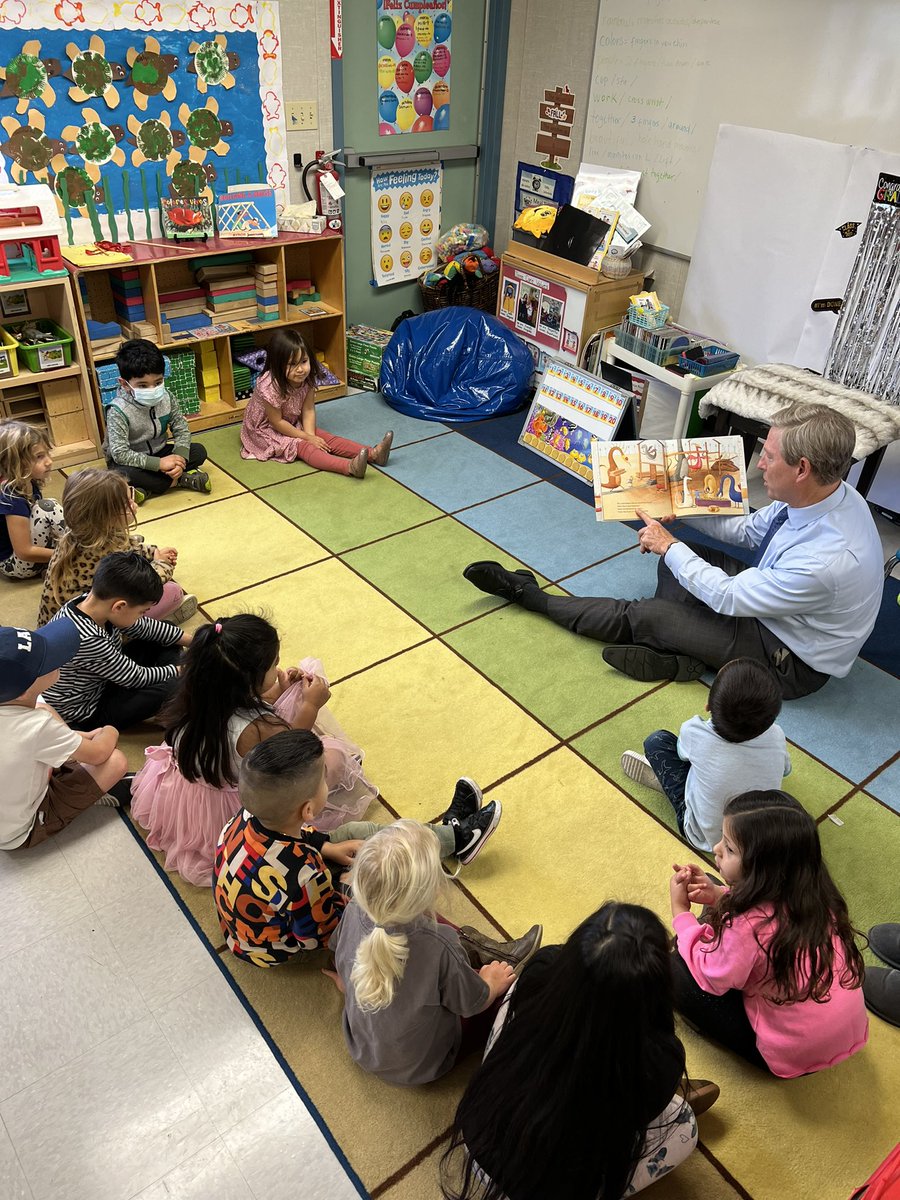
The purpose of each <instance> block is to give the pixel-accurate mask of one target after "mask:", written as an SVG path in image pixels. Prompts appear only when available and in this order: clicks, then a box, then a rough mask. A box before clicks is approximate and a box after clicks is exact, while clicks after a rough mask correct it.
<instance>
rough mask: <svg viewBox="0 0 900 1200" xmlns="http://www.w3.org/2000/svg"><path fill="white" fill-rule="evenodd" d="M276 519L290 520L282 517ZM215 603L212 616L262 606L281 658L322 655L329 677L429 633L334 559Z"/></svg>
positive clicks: (288, 663)
mask: <svg viewBox="0 0 900 1200" xmlns="http://www.w3.org/2000/svg"><path fill="white" fill-rule="evenodd" d="M273 515H274V514H273ZM277 520H279V521H282V523H283V524H285V525H287V524H288V522H287V521H286V520H285V519H284V518H283V517H278V518H277ZM298 536H299V537H303V536H304V535H303V534H298ZM214 608H215V614H216V616H222V615H224V616H232V615H233V614H234V613H239V612H258V611H260V610H261V609H262V610H264V611H265V613H266V615H267V617H268V618H269V620H271V621H272V622H273V624H274V625H275V627H276V628H277V629H278V632H279V633H280V635H281V662H282V664H283V665H284V666H293V665H294V664H295V663H297V662H298V661H299V660H300V659H301V658H305V657H306V656H307V655H312V656H313V657H314V658H320V659H321V660H322V661H323V663H324V664H325V670H326V672H327V674H328V677H329V678H330V679H340V678H342V677H343V676H344V675H349V674H351V673H352V672H354V671H361V670H362V669H363V668H365V667H368V666H370V665H371V664H372V663H373V662H377V661H378V660H379V659H382V658H386V657H387V656H388V655H391V654H397V653H398V652H399V651H401V650H406V649H407V648H408V647H410V646H414V645H416V643H418V642H421V641H422V640H423V639H425V638H427V637H429V636H430V634H429V633H428V631H427V630H425V629H423V628H422V626H421V625H419V624H418V622H416V621H413V620H412V618H410V617H407V616H406V614H405V613H403V612H401V611H400V609H399V608H397V606H396V605H394V604H391V602H390V601H389V600H387V599H385V597H384V596H382V595H380V594H379V593H378V592H376V591H375V589H374V588H373V587H370V585H369V584H367V583H366V582H365V581H364V580H362V579H360V578H359V576H358V575H356V574H355V573H354V572H353V571H351V570H350V569H349V567H345V566H344V564H343V563H341V562H339V561H338V560H337V559H327V560H326V561H324V562H318V563H315V564H314V565H313V566H311V567H306V568H305V569H303V570H301V571H292V572H291V574H289V575H282V576H281V577H280V578H278V579H272V580H270V581H269V582H268V583H263V584H260V585H259V586H258V587H251V588H248V589H246V590H244V591H240V592H236V593H235V594H234V595H231V596H228V597H227V598H226V599H225V600H221V601H219V602H218V603H216V604H215V605H214ZM335 614H341V618H342V619H340V620H336V619H335ZM331 707H332V708H334V702H333V703H332V705H331ZM336 715H338V714H337V712H336ZM339 719H341V718H340V717H339ZM353 736H354V737H355V736H356V735H355V734H354V735H353Z"/></svg>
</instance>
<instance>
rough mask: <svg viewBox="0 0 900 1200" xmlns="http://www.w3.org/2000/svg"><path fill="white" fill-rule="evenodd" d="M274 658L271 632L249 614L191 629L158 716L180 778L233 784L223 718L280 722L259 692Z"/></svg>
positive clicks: (234, 775)
mask: <svg viewBox="0 0 900 1200" xmlns="http://www.w3.org/2000/svg"><path fill="white" fill-rule="evenodd" d="M277 658H278V633H277V631H276V630H275V628H274V627H273V626H272V625H270V624H269V622H268V621H266V620H265V619H264V618H263V617H258V616H256V615H255V614H253V613H240V614H238V615H237V616H234V617H221V618H219V620H217V621H215V622H214V623H213V624H212V625H204V626H203V627H202V628H200V629H198V630H197V632H196V633H195V634H194V640H193V641H192V643H191V645H190V646H189V647H188V649H187V653H186V654H185V656H184V662H183V666H182V672H181V679H180V680H179V685H178V690H177V691H176V692H175V695H174V696H173V697H172V699H171V700H170V702H169V704H168V706H167V707H166V710H165V713H164V717H163V719H164V720H165V723H166V735H165V740H166V742H167V743H168V744H169V745H170V746H172V747H173V749H174V751H175V759H176V761H177V763H178V769H179V771H180V772H181V774H182V775H183V776H184V777H185V779H189V780H191V782H195V781H197V780H200V781H202V782H204V783H208V784H209V786H210V787H215V788H223V787H227V786H230V787H234V786H235V785H236V783H237V772H236V770H235V765H234V763H233V761H232V754H231V748H230V746H229V744H228V722H229V720H230V719H231V717H233V716H234V714H235V713H236V712H237V711H238V710H240V709H245V710H247V711H248V712H249V713H250V714H253V713H256V714H257V715H258V716H259V717H268V718H269V719H271V720H272V721H273V722H275V723H276V724H277V725H278V726H283V725H284V723H283V722H282V721H281V720H280V718H278V717H277V716H276V715H275V714H274V713H273V712H272V710H271V708H270V707H269V705H268V704H266V702H265V701H264V700H263V699H262V697H261V696H260V689H261V688H262V684H263V680H264V679H265V677H266V673H267V672H268V670H269V668H270V667H271V666H272V665H273V664H274V663H275V662H276V660H277ZM251 719H253V718H252V716H251Z"/></svg>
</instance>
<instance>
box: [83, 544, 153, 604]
mask: <svg viewBox="0 0 900 1200" xmlns="http://www.w3.org/2000/svg"><path fill="white" fill-rule="evenodd" d="M91 592H92V593H93V594H94V595H95V596H96V597H97V599H98V600H125V601H126V602H127V603H128V604H156V603H157V602H158V601H159V600H160V599H161V597H162V594H163V584H162V580H161V579H160V577H159V576H158V575H157V573H156V572H155V571H154V570H153V564H152V563H151V562H149V561H148V560H147V559H146V558H142V557H141V555H140V554H135V552H134V551H133V550H116V551H115V552H114V553H113V554H105V555H104V556H103V558H101V559H100V561H99V562H98V563H97V568H96V570H95V571H94V578H93V580H92V581H91Z"/></svg>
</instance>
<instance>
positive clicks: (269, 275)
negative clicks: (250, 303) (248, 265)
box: [253, 262, 278, 321]
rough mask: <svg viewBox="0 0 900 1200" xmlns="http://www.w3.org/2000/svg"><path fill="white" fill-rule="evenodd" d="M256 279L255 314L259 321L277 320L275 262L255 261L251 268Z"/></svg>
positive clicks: (276, 271)
mask: <svg viewBox="0 0 900 1200" xmlns="http://www.w3.org/2000/svg"><path fill="white" fill-rule="evenodd" d="M253 275H254V279H255V281H256V316H257V319H258V320H260V321H277V320H278V267H277V266H276V265H275V263H259V262H258V263H257V264H256V266H255V267H254V270H253Z"/></svg>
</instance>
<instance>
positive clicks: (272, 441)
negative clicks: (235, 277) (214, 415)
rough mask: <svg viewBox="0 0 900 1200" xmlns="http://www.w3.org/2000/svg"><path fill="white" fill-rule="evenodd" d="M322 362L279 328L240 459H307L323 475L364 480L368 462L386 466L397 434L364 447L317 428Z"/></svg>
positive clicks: (291, 332)
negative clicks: (320, 367) (317, 386)
mask: <svg viewBox="0 0 900 1200" xmlns="http://www.w3.org/2000/svg"><path fill="white" fill-rule="evenodd" d="M318 376H319V364H318V362H317V360H316V354H315V351H314V350H313V348H312V347H311V346H310V345H309V344H308V343H307V341H306V340H305V339H304V337H303V335H302V334H301V333H300V332H299V330H297V329H277V330H276V331H275V333H274V334H273V336H272V339H271V341H270V342H269V344H268V346H267V347H266V370H265V372H264V374H263V375H262V376H261V378H260V380H259V382H258V383H257V385H256V388H255V389H254V392H253V395H252V396H251V397H250V401H249V403H248V404H247V408H246V410H245V412H244V423H243V425H242V426H241V455H242V456H243V457H244V458H257V459H261V460H263V461H265V460H267V459H276V460H277V461H278V462H294V461H296V459H298V458H299V459H302V460H303V462H308V463H309V465H310V466H311V467H317V468H318V469H319V470H320V471H335V472H336V473H337V474H339V475H352V476H353V477H354V478H355V479H362V477H363V476H364V475H365V473H366V467H367V466H368V464H369V463H374V464H375V466H376V467H383V466H384V465H385V463H386V462H387V460H388V458H389V457H390V453H391V442H392V441H393V440H394V435H393V433H392V432H391V431H390V430H389V431H388V432H387V433H386V434H385V435H384V437H383V438H382V439H381V441H380V442H379V443H378V445H377V446H361V445H360V444H359V442H351V441H350V440H349V438H341V437H337V436H335V434H332V433H326V432H325V430H324V429H317V428H316V380H317V378H318Z"/></svg>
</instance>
